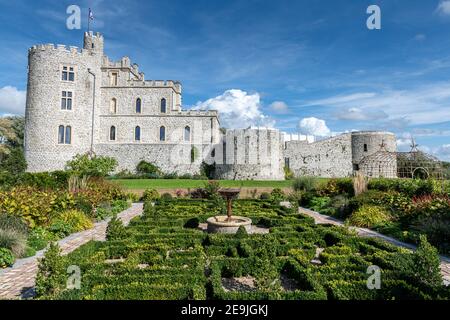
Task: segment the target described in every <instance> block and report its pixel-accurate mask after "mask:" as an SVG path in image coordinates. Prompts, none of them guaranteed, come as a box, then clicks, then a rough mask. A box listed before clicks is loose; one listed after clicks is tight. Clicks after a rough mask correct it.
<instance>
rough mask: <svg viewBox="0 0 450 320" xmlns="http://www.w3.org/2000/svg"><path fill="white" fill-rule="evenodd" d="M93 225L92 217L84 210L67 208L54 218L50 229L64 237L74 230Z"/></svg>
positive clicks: (85, 228)
mask: <svg viewBox="0 0 450 320" xmlns="http://www.w3.org/2000/svg"><path fill="white" fill-rule="evenodd" d="M93 226H94V224H93V223H92V221H91V219H89V218H88V217H87V216H86V215H85V214H84V213H83V212H82V211H79V210H66V211H63V212H62V213H60V214H58V215H57V216H56V217H55V218H54V219H52V222H51V225H50V228H49V229H50V230H51V231H52V232H53V233H55V234H56V235H58V236H59V237H60V238H63V237H65V236H68V235H69V234H71V233H74V232H80V231H83V230H87V229H91V228H92V227H93Z"/></svg>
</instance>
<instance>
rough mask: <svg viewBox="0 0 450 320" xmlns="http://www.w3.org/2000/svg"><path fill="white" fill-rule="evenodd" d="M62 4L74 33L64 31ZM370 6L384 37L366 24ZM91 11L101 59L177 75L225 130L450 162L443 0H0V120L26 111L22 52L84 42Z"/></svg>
mask: <svg viewBox="0 0 450 320" xmlns="http://www.w3.org/2000/svg"><path fill="white" fill-rule="evenodd" d="M70 4H77V5H79V6H80V7H81V9H82V18H83V21H82V29H81V30H68V29H67V28H66V18H67V17H68V15H67V14H66V8H67V7H68V6H69V5H70ZM371 4H376V5H378V6H379V7H380V8H381V30H368V29H367V27H366V20H367V18H368V17H369V15H368V14H367V13H366V9H367V7H368V6H369V5H371ZM89 7H91V8H92V10H93V12H94V16H95V19H94V22H93V29H94V30H95V31H99V32H102V33H103V34H104V37H105V52H106V54H107V55H109V56H110V57H111V58H113V59H119V58H120V57H121V56H123V55H127V56H129V57H130V58H131V60H132V61H133V62H136V63H138V64H139V67H140V69H141V70H142V71H144V72H145V73H146V79H176V80H180V81H181V82H182V84H183V104H184V107H185V108H191V107H194V108H217V109H219V111H221V113H222V115H223V120H222V123H224V124H225V125H227V126H229V127H231V126H246V125H249V124H255V125H274V126H275V127H277V128H279V129H281V130H283V131H287V132H293V133H295V132H298V131H301V132H302V133H310V134H315V135H318V136H320V135H328V134H337V133H340V132H344V131H350V130H368V129H383V130H389V131H392V132H394V133H396V134H397V137H398V142H399V148H400V149H401V150H407V149H409V147H408V145H409V137H410V136H411V135H413V136H414V137H415V138H416V140H417V141H418V143H419V144H420V145H421V147H422V148H423V149H424V150H425V151H428V152H431V153H434V154H436V155H438V156H439V157H440V158H442V159H446V160H450V37H449V31H450V1H447V0H427V1H420V0H413V1H411V0H409V1H406V0H389V1H387V0H386V1H380V0H371V1H365V0H351V1H350V0H309V1H299V0H296V1H294V0H293V1H283V0H281V1H267V0H265V1H264V0H240V1H235V0H229V1H218V0H208V1H206V0H192V1H186V0H172V1H170V2H168V1H126V2H125V1H100V0H96V1H78V2H77V1H74V2H72V1H71V2H68V1H33V2H31V1H18V0H16V1H10V0H9V1H5V0H0V21H1V23H2V28H1V29H0V39H1V44H2V50H1V51H0V114H14V113H17V114H20V113H23V110H24V99H25V90H26V65H27V49H28V47H30V46H32V45H33V44H39V43H55V44H56V43H62V44H67V45H77V46H81V44H82V35H83V32H84V30H85V29H86V27H87V25H86V16H87V11H88V8H89ZM305 119H306V120H305ZM302 120H303V121H302Z"/></svg>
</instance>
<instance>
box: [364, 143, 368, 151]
mask: <svg viewBox="0 0 450 320" xmlns="http://www.w3.org/2000/svg"><path fill="white" fill-rule="evenodd" d="M367 150H368V149H367V144H366V143H364V152H367Z"/></svg>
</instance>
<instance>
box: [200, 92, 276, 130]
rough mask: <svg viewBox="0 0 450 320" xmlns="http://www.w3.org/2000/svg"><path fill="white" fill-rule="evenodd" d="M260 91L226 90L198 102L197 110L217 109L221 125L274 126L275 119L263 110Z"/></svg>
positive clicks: (231, 126)
mask: <svg viewBox="0 0 450 320" xmlns="http://www.w3.org/2000/svg"><path fill="white" fill-rule="evenodd" d="M260 108H261V99H260V95H259V94H258V93H253V94H248V93H247V92H245V91H242V90H239V89H231V90H227V91H225V92H224V93H223V94H221V95H220V96H217V97H215V98H211V99H208V100H206V101H204V102H197V104H196V105H195V106H194V107H193V109H195V110H217V111H219V117H220V122H221V126H223V127H226V128H230V129H231V128H247V127H249V126H262V127H273V126H274V124H275V122H274V120H273V119H271V118H270V117H268V116H267V115H264V114H263V113H262V112H261V110H260Z"/></svg>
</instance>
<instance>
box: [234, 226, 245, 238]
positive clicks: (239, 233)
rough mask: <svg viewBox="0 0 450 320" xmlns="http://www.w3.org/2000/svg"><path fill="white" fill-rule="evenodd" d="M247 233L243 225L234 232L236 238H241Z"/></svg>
mask: <svg viewBox="0 0 450 320" xmlns="http://www.w3.org/2000/svg"><path fill="white" fill-rule="evenodd" d="M247 235H248V233H247V230H246V229H245V227H244V226H240V227H239V228H238V231H237V232H236V238H239V239H242V238H245V237H247Z"/></svg>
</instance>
